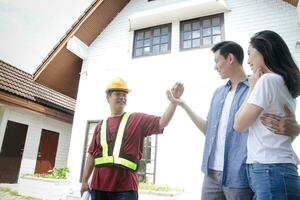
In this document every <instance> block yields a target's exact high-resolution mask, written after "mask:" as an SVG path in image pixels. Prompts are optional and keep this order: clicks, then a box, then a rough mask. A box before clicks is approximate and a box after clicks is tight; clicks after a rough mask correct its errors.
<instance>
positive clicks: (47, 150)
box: [35, 129, 59, 174]
mask: <svg viewBox="0 0 300 200" xmlns="http://www.w3.org/2000/svg"><path fill="white" fill-rule="evenodd" d="M58 137H59V134H58V133H56V132H53V131H49V130H44V129H43V130H42V135H41V140H40V146H39V152H38V155H37V159H36V165H35V173H37V174H44V173H48V171H49V170H51V169H53V167H54V166H55V157H56V151H57V145H58Z"/></svg>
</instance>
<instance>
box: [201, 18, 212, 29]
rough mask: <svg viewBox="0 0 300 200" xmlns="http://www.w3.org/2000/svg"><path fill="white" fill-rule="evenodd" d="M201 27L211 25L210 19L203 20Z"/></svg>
mask: <svg viewBox="0 0 300 200" xmlns="http://www.w3.org/2000/svg"><path fill="white" fill-rule="evenodd" d="M203 27H204V28H207V27H211V25H210V19H205V20H203Z"/></svg>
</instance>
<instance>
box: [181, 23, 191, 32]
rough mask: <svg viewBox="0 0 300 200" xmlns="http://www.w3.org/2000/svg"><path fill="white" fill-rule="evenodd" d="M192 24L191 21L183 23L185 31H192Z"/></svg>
mask: <svg viewBox="0 0 300 200" xmlns="http://www.w3.org/2000/svg"><path fill="white" fill-rule="evenodd" d="M191 27H192V26H191V24H190V23H186V24H184V25H183V31H190V30H191Z"/></svg>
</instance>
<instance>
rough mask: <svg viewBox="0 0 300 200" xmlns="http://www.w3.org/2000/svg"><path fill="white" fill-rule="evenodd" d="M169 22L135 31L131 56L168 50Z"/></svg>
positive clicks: (169, 44)
mask: <svg viewBox="0 0 300 200" xmlns="http://www.w3.org/2000/svg"><path fill="white" fill-rule="evenodd" d="M170 49H171V24H167V25H161V26H156V27H151V28H147V29H142V30H138V31H135V33H134V45H133V57H134V58H136V57H142V56H150V55H157V54H163V53H168V52H170Z"/></svg>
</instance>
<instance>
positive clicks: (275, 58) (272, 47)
mask: <svg viewBox="0 0 300 200" xmlns="http://www.w3.org/2000/svg"><path fill="white" fill-rule="evenodd" d="M250 44H251V45H252V46H253V47H254V48H255V49H257V50H258V51H259V52H260V53H261V54H262V56H263V58H264V61H265V64H266V66H267V67H268V68H269V69H270V70H271V71H272V72H274V73H277V74H279V75H281V76H282V77H283V79H284V82H285V84H286V86H287V88H288V90H289V92H290V94H291V95H292V97H293V98H296V97H298V96H299V95H300V72H299V69H298V67H297V65H296V63H295V61H294V60H293V58H292V55H291V52H290V50H289V48H288V46H287V45H286V43H285V42H284V40H283V39H282V38H281V37H280V35H278V34H277V33H275V32H274V31H269V30H266V31H261V32H258V33H256V34H255V35H254V36H253V37H252V38H251V39H250Z"/></svg>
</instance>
